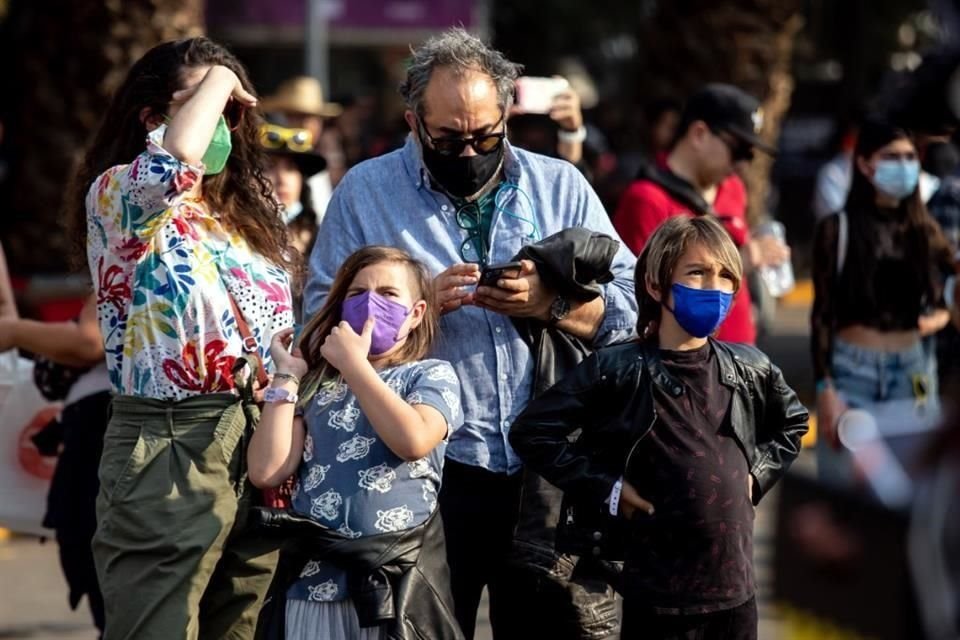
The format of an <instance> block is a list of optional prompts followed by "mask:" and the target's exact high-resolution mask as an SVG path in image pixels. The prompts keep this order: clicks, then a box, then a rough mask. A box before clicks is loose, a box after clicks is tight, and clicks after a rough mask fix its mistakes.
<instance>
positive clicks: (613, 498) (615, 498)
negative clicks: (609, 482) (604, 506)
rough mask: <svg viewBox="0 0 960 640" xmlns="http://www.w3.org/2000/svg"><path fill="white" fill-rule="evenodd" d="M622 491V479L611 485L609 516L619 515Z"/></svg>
mask: <svg viewBox="0 0 960 640" xmlns="http://www.w3.org/2000/svg"><path fill="white" fill-rule="evenodd" d="M621 491H623V478H620V479H619V480H617V481H616V482H614V483H613V489H610V500H609V502H610V515H612V516H615V515H617V514H618V513H620V492H621Z"/></svg>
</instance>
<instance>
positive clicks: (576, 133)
mask: <svg viewBox="0 0 960 640" xmlns="http://www.w3.org/2000/svg"><path fill="white" fill-rule="evenodd" d="M512 114H513V115H522V114H542V115H545V116H548V117H549V118H550V120H552V121H553V122H554V123H556V125H557V127H558V128H559V131H558V133H557V149H556V151H557V155H558V156H560V157H561V158H564V159H566V160H568V161H570V162H573V163H577V162H579V161H580V159H581V158H582V157H583V141H584V140H585V139H586V130H585V129H584V128H583V112H582V110H581V107H580V96H579V95H577V92H576V91H574V90H573V88H572V87H571V86H570V83H569V82H568V81H567V80H566V78H562V77H559V76H554V77H549V78H548V77H536V76H521V77H519V78H517V101H516V104H515V105H514V107H513V109H512Z"/></svg>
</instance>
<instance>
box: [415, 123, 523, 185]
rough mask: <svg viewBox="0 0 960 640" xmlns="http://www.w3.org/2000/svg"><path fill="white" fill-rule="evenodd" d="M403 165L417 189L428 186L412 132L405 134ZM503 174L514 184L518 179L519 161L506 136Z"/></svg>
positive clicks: (428, 182)
mask: <svg viewBox="0 0 960 640" xmlns="http://www.w3.org/2000/svg"><path fill="white" fill-rule="evenodd" d="M403 166H404V168H405V169H406V170H407V175H409V176H410V179H411V180H413V183H414V184H415V185H416V186H417V189H420V188H422V187H429V185H430V174H429V172H428V171H427V167H426V165H424V164H423V154H422V153H420V145H419V144H417V141H416V139H415V138H414V137H413V133H409V134H407V141H406V143H404V145H403ZM503 175H504V178H505V182H512V183H514V184H516V183H517V181H518V180H520V163H519V162H518V160H517V155H516V154H515V153H514V152H513V147H512V146H511V145H510V141H509V140H507V139H506V138H504V139H503Z"/></svg>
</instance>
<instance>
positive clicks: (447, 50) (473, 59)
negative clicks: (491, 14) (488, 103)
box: [400, 27, 523, 117]
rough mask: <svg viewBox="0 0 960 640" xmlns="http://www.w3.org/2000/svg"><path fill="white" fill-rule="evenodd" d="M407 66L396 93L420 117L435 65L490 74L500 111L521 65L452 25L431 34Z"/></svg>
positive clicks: (510, 101)
mask: <svg viewBox="0 0 960 640" xmlns="http://www.w3.org/2000/svg"><path fill="white" fill-rule="evenodd" d="M410 51H411V53H412V54H413V56H412V58H411V60H410V65H409V66H408V67H407V79H406V80H404V81H403V83H402V84H401V85H400V95H401V96H403V99H404V101H406V103H407V108H409V109H410V110H411V111H413V112H414V113H415V114H417V115H418V116H420V117H423V116H424V115H425V114H424V104H423V94H424V92H425V91H426V89H427V83H429V82H430V76H431V75H432V74H433V70H434V69H436V68H437V67H449V68H451V69H452V70H453V72H454V73H456V74H458V75H459V74H462V73H463V72H465V71H471V70H474V71H481V72H483V73H485V74H487V75H489V76H490V79H491V80H492V81H493V84H494V85H495V86H496V88H497V100H498V102H499V104H500V108H501V109H502V110H503V112H504V113H507V112H508V111H509V109H510V105H511V104H513V91H514V81H515V80H516V79H517V76H519V75H520V72H521V71H522V70H523V65H519V64H517V63H515V62H510V61H509V60H507V58H506V56H504V55H503V54H502V53H500V52H499V51H497V50H496V49H493V48H491V47H488V46H487V45H486V44H484V43H483V41H482V40H480V39H479V38H477V37H475V36H472V35H470V34H469V33H467V32H466V31H465V30H464V29H462V28H459V27H457V28H453V29H448V30H446V31H444V32H443V33H441V34H439V35H436V36H433V37H431V38H430V39H428V40H427V41H426V42H424V43H423V44H422V45H421V46H419V47H417V48H412V47H411V49H410Z"/></svg>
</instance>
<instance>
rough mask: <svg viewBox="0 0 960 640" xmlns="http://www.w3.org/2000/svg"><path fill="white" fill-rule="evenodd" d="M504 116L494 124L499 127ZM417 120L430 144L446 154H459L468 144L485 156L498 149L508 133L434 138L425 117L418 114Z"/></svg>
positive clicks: (437, 150) (442, 153) (441, 153)
mask: <svg viewBox="0 0 960 640" xmlns="http://www.w3.org/2000/svg"><path fill="white" fill-rule="evenodd" d="M503 118H504V116H503V114H501V115H500V119H499V120H498V121H497V123H496V124H495V125H493V126H494V127H498V126H500V125H501V124H503ZM417 122H418V123H419V125H420V131H421V132H422V133H423V135H424V136H426V138H427V140H429V141H430V145H431V146H432V147H433V148H434V150H436V152H437V153H439V154H440V155H444V156H459V155H460V154H461V153H463V150H464V149H466V148H467V145H470V146H471V147H473V150H474V151H476V152H477V153H478V154H480V155H482V156H485V155H488V154H491V153H493V152H494V151H496V150H498V149H499V148H500V146H501V145H502V144H503V139H504V138H505V137H506V135H507V133H506V131H499V132H497V133H485V134H483V135H479V136H468V137H466V138H461V137H458V136H443V137H440V138H434V137H433V136H432V135H430V132H429V131H427V125H426V124H425V123H424V122H423V118H421V117H420V116H417Z"/></svg>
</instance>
